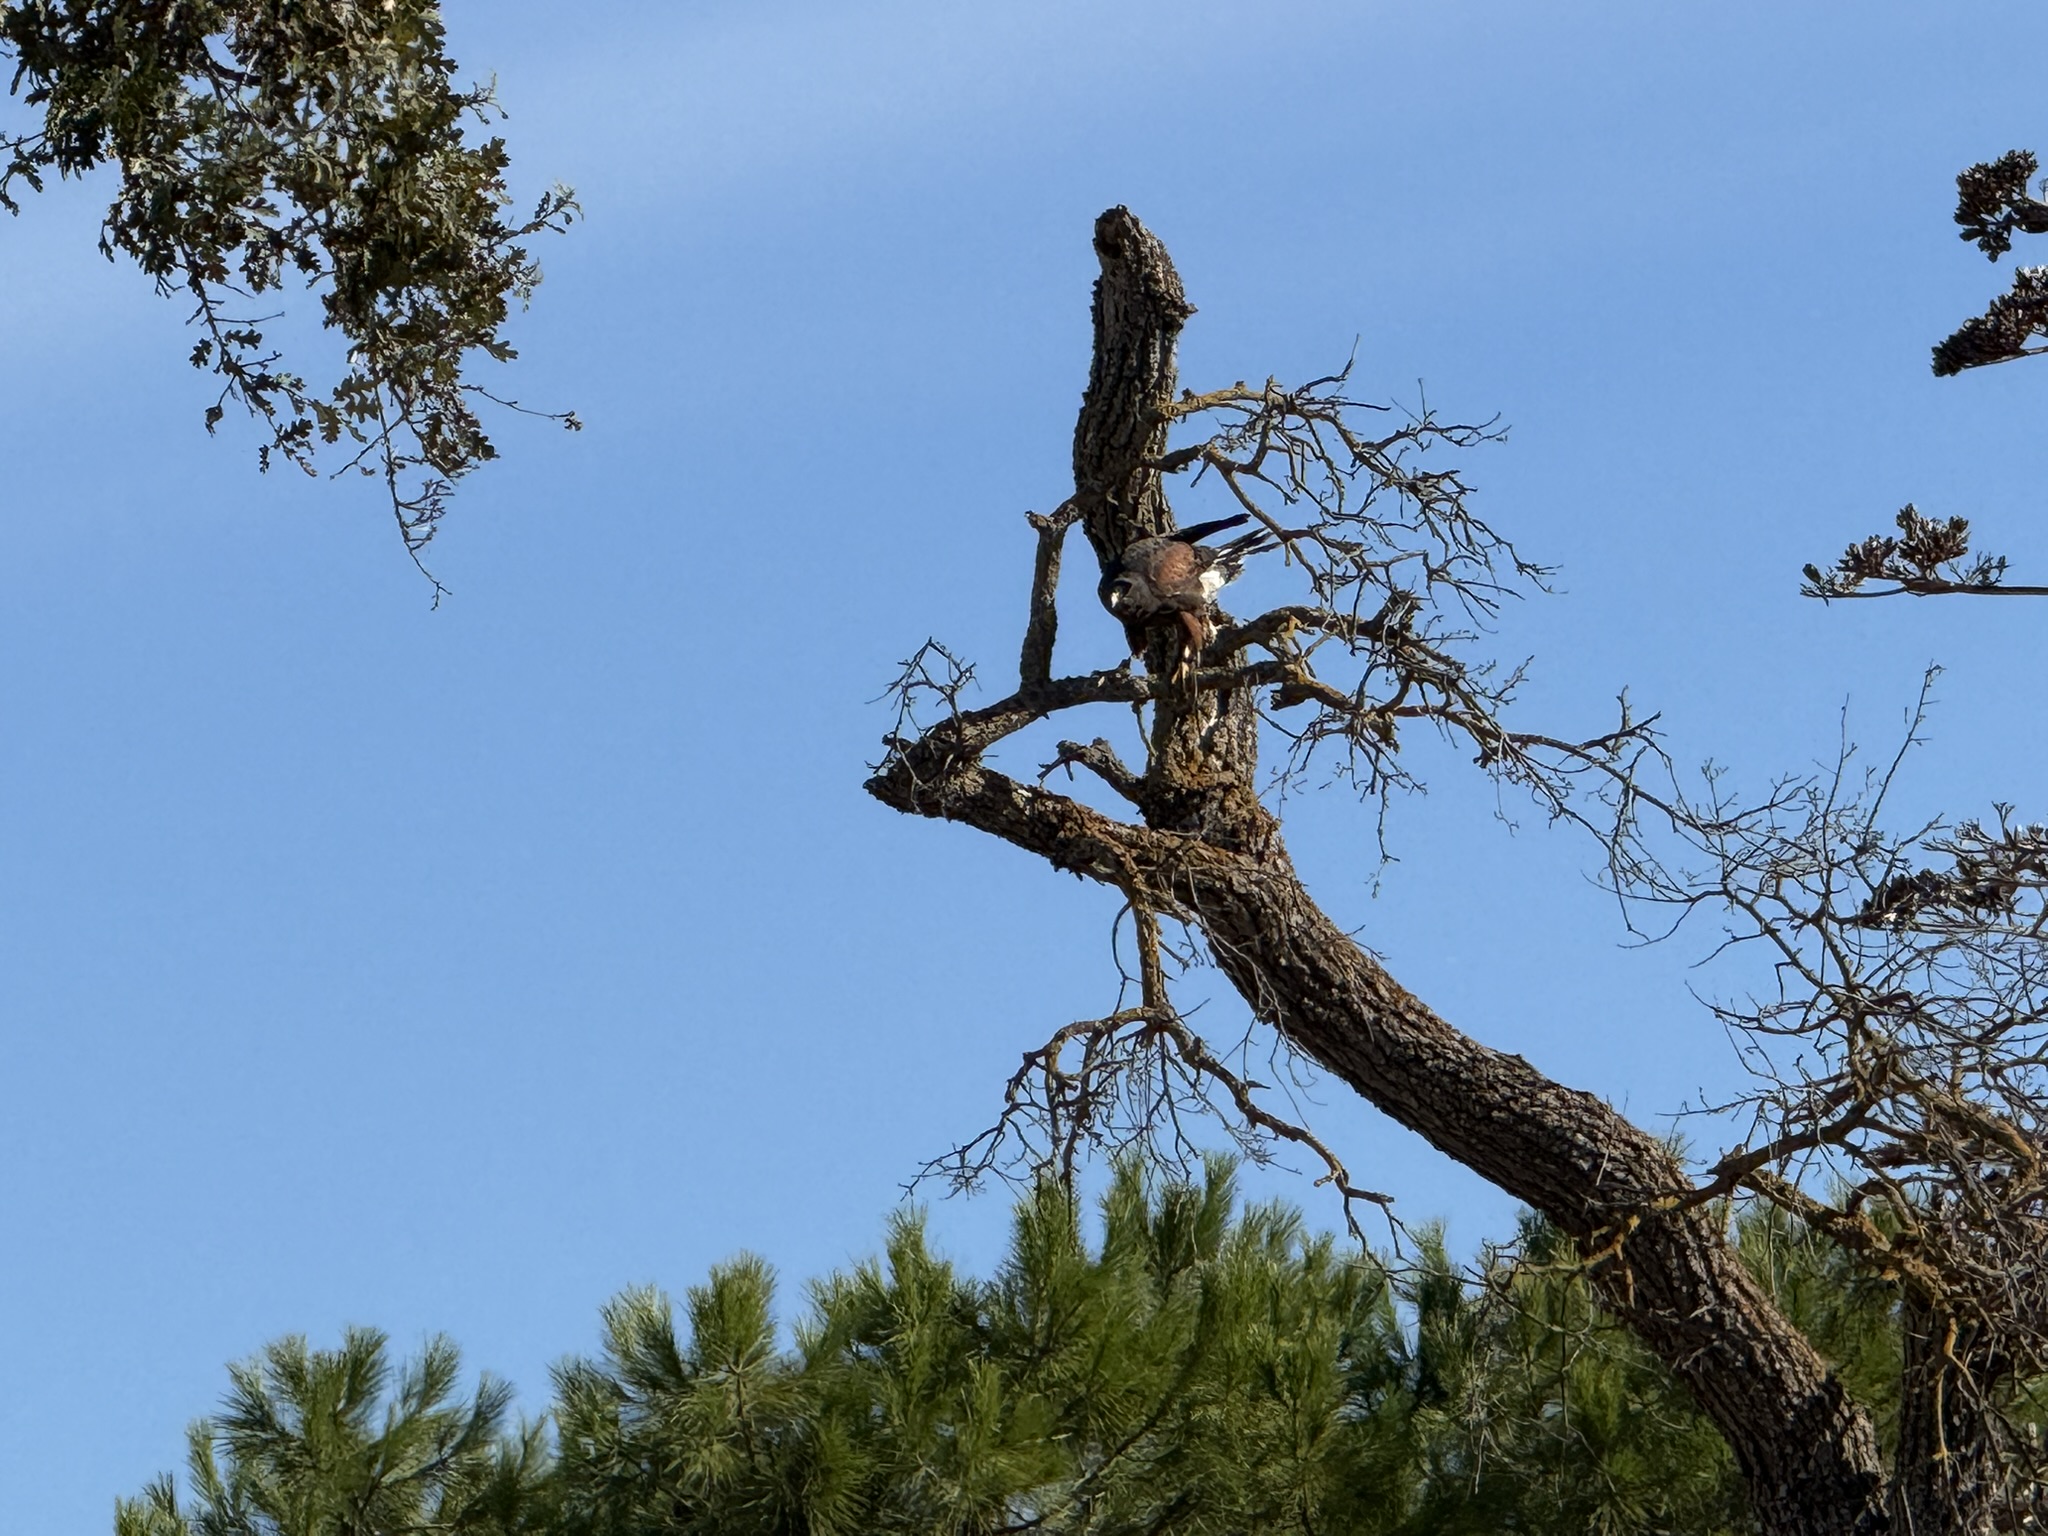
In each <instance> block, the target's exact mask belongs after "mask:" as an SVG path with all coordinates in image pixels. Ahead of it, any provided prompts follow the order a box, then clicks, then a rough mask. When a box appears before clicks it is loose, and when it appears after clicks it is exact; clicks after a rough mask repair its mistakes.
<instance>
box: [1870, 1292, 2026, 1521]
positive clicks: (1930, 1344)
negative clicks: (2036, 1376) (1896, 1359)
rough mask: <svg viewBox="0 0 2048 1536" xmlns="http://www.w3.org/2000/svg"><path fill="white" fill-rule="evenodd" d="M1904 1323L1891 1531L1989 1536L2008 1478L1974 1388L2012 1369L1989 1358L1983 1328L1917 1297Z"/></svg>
mask: <svg viewBox="0 0 2048 1536" xmlns="http://www.w3.org/2000/svg"><path fill="white" fill-rule="evenodd" d="M1900 1321H1901V1324H1902V1332H1903V1334H1904V1339H1905V1369H1904V1372H1903V1374H1902V1376H1901V1379H1900V1383H1899V1389H1900V1390H1899V1452H1898V1457H1897V1467H1898V1471H1897V1475H1896V1478H1895V1481H1894V1483H1893V1487H1892V1503H1891V1510H1892V1524H1893V1527H1894V1528H1895V1529H1897V1530H1900V1531H1939V1532H1942V1533H1943V1536H1988V1533H1989V1532H1991V1531H1994V1530H1996V1529H1997V1528H1998V1524H1997V1518H1996V1517H1997V1513H1998V1510H1997V1504H1998V1503H1999V1500H2000V1495H2001V1493H2002V1492H2003V1490H2004V1478H2003V1476H2002V1469H2001V1467H2000V1464H1999V1455H1998V1446H1997V1443H1996V1441H1995V1440H1994V1439H1993V1436H1992V1421H1991V1418H1990V1416H1989V1415H1987V1414H1986V1413H1985V1412H1984V1411H1983V1405H1982V1403H1981V1402H1980V1401H1979V1400H1978V1395H1977V1389H1976V1384H1977V1383H1983V1382H1996V1381H2001V1380H2003V1379H2004V1378H2005V1377H2006V1376H2007V1375H2008V1374H2009V1370H2008V1367H2007V1365H2006V1363H2005V1362H2004V1361H2002V1360H1997V1359H1988V1358H1985V1357H1984V1355H1983V1353H1982V1351H1981V1349H1980V1348H1979V1346H1978V1334H1979V1330H1978V1329H1977V1328H1975V1327H1973V1326H1971V1325H1969V1324H1965V1323H1960V1322H1959V1321H1958V1320H1957V1319H1956V1318H1954V1317H1952V1316H1950V1315H1948V1314H1946V1313H1944V1312H1942V1311H1940V1310H1938V1309H1936V1308H1933V1307H1930V1306H1928V1305H1926V1304H1925V1303H1924V1302H1923V1301H1920V1300H1919V1299H1917V1298H1913V1297H1909V1298H1908V1299H1907V1301H1906V1303H1905V1306H1904V1308H1903V1309H1902V1316H1901V1319H1900Z"/></svg>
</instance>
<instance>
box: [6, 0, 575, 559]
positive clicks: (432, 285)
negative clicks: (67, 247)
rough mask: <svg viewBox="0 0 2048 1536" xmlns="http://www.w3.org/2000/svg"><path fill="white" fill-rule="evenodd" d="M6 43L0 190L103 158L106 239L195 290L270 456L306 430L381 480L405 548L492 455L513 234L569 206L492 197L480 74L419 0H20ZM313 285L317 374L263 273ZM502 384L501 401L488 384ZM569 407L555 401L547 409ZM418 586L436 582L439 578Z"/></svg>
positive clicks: (208, 330) (556, 199) (294, 456)
mask: <svg viewBox="0 0 2048 1536" xmlns="http://www.w3.org/2000/svg"><path fill="white" fill-rule="evenodd" d="M0 56H4V57H7V58H11V59H12V60H13V62H14V77H13V81H12V90H13V93H14V94H15V95H16V96H17V97H19V98H20V101H21V103H22V104H23V105H25V106H26V107H28V108H30V109H32V111H33V112H34V114H35V115H36V117H37V118H38V119H39V120H38V121H35V122H33V123H32V124H31V125H30V126H28V127H27V128H26V129H23V130H18V131H11V132H0V205H4V206H5V207H6V208H7V209H8V210H9V211H10V212H19V211H20V203H19V194H20V193H21V191H22V190H23V189H28V190H41V188H42V187H43V185H44V181H45V178H46V177H47V176H48V175H49V174H50V173H52V172H54V173H55V174H57V175H59V176H83V175H84V174H86V173H87V172H89V171H91V170H94V169H95V168H97V167H99V166H102V165H108V164H111V165H114V166H116V167H118V172H119V177H120V183H119V187H118V190H117V192H116V194H115V197H114V200H113V203H112V205H111V206H110V207H109V208H108V210H107V215H106V219H105V222H104V224H103V225H102V228H101V234H100V249H101V250H102V251H103V252H105V253H106V255H107V256H108V257H109V258H111V257H112V256H113V255H114V254H115V253H116V252H117V251H118V252H123V253H126V254H127V255H129V256H131V257H133V258H134V259H135V261H136V262H137V264H139V265H140V266H141V268H142V270H143V271H144V272H146V273H147V274H149V276H150V277H151V278H152V279H154V281H155V283H156V286H157V290H158V292H160V293H162V294H165V295H172V294H183V295H185V296H187V297H189V298H190V299H191V301H192V303H193V311H192V320H193V323H194V324H195V325H196V326H197V327H198V329H199V332H200V336H199V340H198V342H197V344H196V345H195V346H194V347H193V349H192V363H193V365H194V366H195V367H198V368H202V369H208V370H211V371H212V373H213V374H214V375H215V376H216V378H217V379H218V381H219V383H220V394H219V397H218V398H217V399H216V400H215V401H214V403H213V404H212V405H211V406H209V407H208V408H207V411H206V424H207V427H208V428H209V430H210V429H212V428H213V427H214V426H215V425H216V424H217V423H218V422H219V421H220V419H221V417H222V416H223V414H224V413H225V412H226V410H227V408H228V406H229V405H231V404H238V405H240V406H242V407H243V408H245V409H246V410H247V411H248V412H249V413H250V414H251V415H253V416H255V417H257V418H259V419H260V421H261V422H262V424H263V426H264V428H265V429H266V430H267V431H268V433H269V440H268V441H267V442H266V443H265V444H264V445H263V447H262V449H261V454H262V459H263V463H264V464H265V466H266V467H267V466H268V465H269V463H270V462H271V460H272V458H273V456H276V455H282V456H283V457H284V458H285V459H286V460H288V461H289V462H291V463H293V464H296V465H298V466H299V467H300V468H301V469H304V470H306V471H307V472H308V473H312V472H314V471H315V467H316V459H317V457H318V455H319V451H320V449H321V448H323V447H331V448H334V449H336V450H338V453H339V464H338V467H339V468H342V469H355V470H360V471H361V472H362V473H364V474H366V475H372V476H376V477H379V478H381V479H382V480H383V482H384V485H385V487H386V490H387V492H388V494H389V496H390V501H391V507H392V511H393V513H394V515H395V516H396V518H397V520H398V524H399V528H400V530H401V532H402V534H403V536H404V539H405V544H406V548H407V550H408V551H409V552H410V553H411V554H412V556H413V558H414V559H415V560H417V559H419V557H420V552H421V550H422V549H423V548H424V547H425V545H426V543H427V541H428V540H429V539H431V538H432V537H433V534H434V529H435V526H436V525H437V523H438V522H439V520H440V518H441V515H442V513H443V511H444V510H445V507H446V503H447V497H448V494H449V492H450V490H451V489H452V487H453V485H454V482H455V481H456V480H458V479H460V478H461V476H462V475H464V474H465V473H467V472H468V471H469V470H471V469H473V468H474V467H476V465H478V464H480V463H482V462H483V461H485V460H486V459H490V458H493V457H495V456H496V449H495V448H494V447H493V446H492V443H491V440H490V437H489V436H488V435H487V434H486V432H485V430H484V427H483V423H482V421H481V419H480V418H479V416H478V413H477V405H478V402H479V401H480V400H482V399H491V398H495V397H493V396H490V395H489V393H488V392H487V391H486V390H485V389H484V388H483V386H481V385H479V384H478V383H476V382H475V381H474V379H473V378H472V377H471V376H470V365H471V363H472V362H473V361H474V359H475V357H476V355H477V354H482V355H483V356H485V357H489V358H492V359H496V360H498V361H501V362H502V361H507V360H509V359H510V358H511V357H512V356H513V355H514V354H513V350H512V348H511V347H510V346H509V345H508V344H507V343H506V341H505V339H504V335H503V328H504V325H505V321H506V318H507V316H508V313H509V310H510V306H511V303H512V302H513V301H514V300H517V301H519V302H520V303H521V304H524V303H525V302H526V301H527V300H528V299H529V298H530V297H531V295H532V293H533V290H534V285H535V284H536V283H538V282H539V281H540V267H539V265H538V264H537V263H536V262H535V261H534V259H533V257H532V256H531V255H530V254H529V252H528V250H527V247H526V244H525V242H526V241H527V240H529V239H530V238H531V237H532V236H534V235H536V234H539V233H541V232H543V231H546V230H558V229H562V228H564V227H566V226H567V224H568V223H569V222H570V220H571V218H572V217H573V216H574V213H575V211H576V205H575V203H574V201H573V199H572V198H571V195H570V193H569V191H568V189H567V188H564V187H559V186H558V187H555V188H554V189H552V190H551V191H549V192H548V193H547V195H546V196H544V197H543V198H541V200H540V202H539V205H538V206H537V207H536V208H535V209H534V211H533V213H532V215H531V216H530V217H528V218H525V219H519V220H515V219H508V218H507V217H506V208H507V206H508V204H509V202H510V194H509V193H508V191H507V190H506V185H505V179H504V178H505V170H506V166H507V164H508V157H507V154H506V150H505V143H504V140H503V139H501V138H498V137H496V136H489V137H479V136H478V134H477V129H478V127H479V126H480V125H486V124H488V123H490V122H491V121H493V120H494V119H495V118H497V117H498V116H500V115H501V114H500V113H499V110H498V104H497V100H496V97H495V95H494V93H493V91H492V90H491V88H490V87H487V86H472V87H468V88H461V87H458V86H457V85H456V84H455V78H454V77H455V64H454V61H453V60H452V59H451V58H450V57H449V56H448V53H447V51H446V46H445V35H444V29H443V26H442V21H441V13H440V7H439V5H437V4H435V3H434V0H16V3H0ZM295 284H296V285H302V286H303V287H305V288H307V289H310V290H312V291H315V292H317V293H318V294H319V295H320V301H321V306H322V310H323V322H324V324H325V325H326V326H328V327H330V328H333V329H335V330H338V331H339V332H340V333H341V336H342V338H343V340H344V341H345V342H346V345H347V358H346V362H345V365H344V369H343V372H342V375H341V377H340V379H339V381H338V382H337V383H335V385H334V386H333V387H332V388H331V389H327V390H322V389H320V388H317V387H315V386H314V385H312V384H310V383H308V382H307V380H306V378H305V377H304V376H303V375H302V374H300V373H298V372H296V371H294V370H292V369H290V368H288V367H285V366H284V365H283V358H282V354H281V353H280V351H279V350H278V348H277V347H276V345H275V344H274V343H273V341H272V340H271V339H270V336H269V333H268V332H267V331H266V327H267V326H269V325H270V323H271V322H272V321H273V320H274V319H276V318H277V316H276V315H274V314H269V313H265V311H266V309H267V308H268V306H269V304H270V303H271V302H273V301H272V300H270V299H267V298H266V295H270V294H272V293H273V292H275V291H277V290H282V289H284V288H286V287H288V286H292V285H295ZM502 403H508V404H509V403H510V402H502ZM555 419H558V420H560V421H562V422H564V423H565V424H566V425H568V426H570V427H572V428H573V427H574V426H576V425H577V423H576V420H575V418H574V417H573V416H570V415H563V416H560V417H557V418H555ZM437 590H438V589H437Z"/></svg>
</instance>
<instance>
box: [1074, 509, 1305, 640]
mask: <svg viewBox="0 0 2048 1536" xmlns="http://www.w3.org/2000/svg"><path fill="white" fill-rule="evenodd" d="M1250 521H1251V515H1250V514H1249V513H1246V512H1240V513H1238V514H1237V516H1235V517H1220V518H1218V519H1217V520H1216V521H1215V522H1213V523H1197V524H1195V526H1194V527H1192V528H1183V529H1181V530H1180V531H1179V532H1178V533H1166V534H1160V535H1159V536H1157V537H1156V538H1150V539H1140V540H1138V542H1137V543H1135V544H1131V545H1128V546H1126V548H1125V549H1124V552H1123V553H1122V554H1121V555H1119V556H1117V559H1116V563H1115V564H1114V565H1112V566H1111V567H1110V568H1109V569H1108V570H1107V571H1105V572H1104V573H1103V577H1102V585H1101V586H1100V587H1098V588H1097V589H1096V590H1097V591H1098V592H1099V593H1100V594H1101V597H1102V606H1103V607H1105V608H1107V609H1108V610H1109V611H1110V612H1111V613H1113V614H1115V615H1116V616H1117V617H1118V618H1119V619H1121V620H1122V621H1123V626H1124V634H1125V636H1126V637H1127V638H1128V639H1129V640H1130V642H1131V654H1132V655H1133V656H1136V655H1139V654H1140V653H1142V652H1143V651H1144V649H1145V621H1146V620H1148V619H1151V618H1153V617H1155V616H1156V615H1159V614H1162V613H1172V614H1178V615H1179V616H1180V623H1181V628H1182V629H1183V630H1184V631H1186V634H1187V647H1186V651H1185V654H1184V656H1183V658H1182V665H1183V667H1185V666H1186V665H1188V664H1189V663H1190V662H1191V661H1192V660H1193V659H1195V658H1197V657H1199V656H1200V655H1201V653H1202V647H1203V646H1204V645H1206V644H1207V643H1208V640H1209V605H1210V604H1211V603H1213V602H1214V601H1215V600H1216V594H1217V593H1218V592H1220V591H1222V590H1223V588H1224V586H1225V585H1226V584H1228V583H1230V582H1233V581H1235V580H1237V578H1238V577H1239V576H1242V575H1243V574H1244V562H1245V560H1246V559H1247V557H1249V556H1252V555H1256V554H1258V553H1260V552H1261V551H1262V550H1268V549H1273V548H1275V547H1276V546H1277V545H1278V543H1279V541H1278V540H1277V539H1275V538H1274V537H1273V536H1272V535H1271V534H1270V533H1265V532H1253V533H1247V534H1244V535H1243V536H1241V537H1239V538H1235V539H1232V540H1231V541H1230V542H1229V543H1228V544H1219V545H1217V546H1216V547H1215V548H1213V549H1211V548H1209V547H1208V546H1207V545H1205V544H1202V543H1201V542H1199V541H1200V540H1202V539H1206V538H1207V537H1209V535H1210V534H1212V533H1221V532H1222V531H1223V530H1224V529H1226V528H1235V527H1237V526H1239V525H1240V524H1242V523H1248V522H1250Z"/></svg>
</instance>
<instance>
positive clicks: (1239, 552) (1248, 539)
mask: <svg viewBox="0 0 2048 1536" xmlns="http://www.w3.org/2000/svg"><path fill="white" fill-rule="evenodd" d="M1279 547H1280V541H1279V540H1278V539H1276V538H1275V537H1273V535H1272V534H1271V533H1269V532H1267V531H1266V530H1265V529H1263V528H1261V529H1259V530H1257V531H1256V532H1254V533H1247V534H1245V535H1243V536H1242V537H1240V538H1235V539H1232V540H1231V541H1230V542H1229V543H1228V544H1218V545H1217V546H1216V565H1217V568H1218V569H1219V570H1221V571H1222V572H1223V576H1224V579H1225V580H1226V581H1235V580H1237V578H1238V577H1240V576H1242V575H1243V574H1244V563H1245V561H1247V560H1249V559H1250V558H1251V557H1252V556H1253V555H1263V554H1264V553H1265V552H1266V551H1267V550H1269V549H1278V548H1279Z"/></svg>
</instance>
